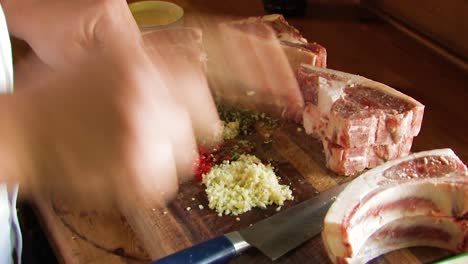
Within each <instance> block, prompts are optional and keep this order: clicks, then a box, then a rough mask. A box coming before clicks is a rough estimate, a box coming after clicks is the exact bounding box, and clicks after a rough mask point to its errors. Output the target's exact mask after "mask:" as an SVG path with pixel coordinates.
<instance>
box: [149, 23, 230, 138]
mask: <svg viewBox="0 0 468 264" xmlns="http://www.w3.org/2000/svg"><path fill="white" fill-rule="evenodd" d="M143 38H144V43H145V45H146V49H147V52H148V54H149V56H150V58H151V59H152V61H153V64H154V65H155V67H156V68H157V69H158V71H159V72H160V73H161V78H162V79H163V81H164V83H165V85H166V87H167V88H168V90H169V92H170V94H171V95H172V96H173V98H174V99H175V101H176V102H177V103H178V105H179V106H180V107H183V108H184V109H185V110H186V111H187V112H188V113H189V116H190V120H191V123H192V125H193V130H194V132H195V135H196V137H197V139H198V141H199V142H204V143H206V144H213V143H215V142H217V141H218V140H219V136H220V135H221V132H220V130H221V128H220V127H221V126H220V121H219V117H218V115H217V111H216V106H215V104H214V102H213V99H212V95H211V92H210V90H209V88H208V83H207V80H206V76H205V61H204V60H205V58H204V56H205V54H204V52H203V49H202V43H201V31H200V30H197V29H194V28H180V29H173V30H172V29H171V30H159V31H155V32H150V33H147V34H145V35H144V37H143Z"/></svg>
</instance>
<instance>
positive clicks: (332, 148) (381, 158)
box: [297, 64, 424, 175]
mask: <svg viewBox="0 0 468 264" xmlns="http://www.w3.org/2000/svg"><path fill="white" fill-rule="evenodd" d="M297 78H298V82H299V86H300V88H301V90H302V95H303V97H304V101H305V110H304V112H303V125H304V128H305V131H306V133H308V134H311V135H312V136H314V137H316V138H318V139H320V140H321V141H322V143H323V146H324V151H325V154H326V157H327V166H328V167H329V168H330V169H331V170H333V171H335V172H337V173H339V174H344V175H355V174H357V173H359V172H361V171H362V170H364V169H365V168H372V167H375V166H377V165H379V164H381V163H383V162H385V161H387V160H391V159H395V158H398V157H402V156H404V155H407V154H408V153H409V151H410V149H411V144H412V141H413V138H414V137H415V136H417V135H418V133H419V131H420V129H421V123H422V118H423V113H424V106H423V105H422V104H421V103H419V102H418V101H416V100H414V99H413V98H411V97H409V96H407V95H404V94H403V93H401V92H398V91H397V90H395V89H393V88H391V87H389V86H387V85H384V84H382V83H379V82H376V81H372V80H369V79H367V78H364V77H361V76H358V75H353V74H349V73H344V72H340V71H335V70H330V69H324V68H320V67H313V66H310V65H306V64H302V65H301V67H300V68H299V70H298V72H297Z"/></svg>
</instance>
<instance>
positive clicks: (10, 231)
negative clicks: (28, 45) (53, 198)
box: [0, 6, 22, 264]
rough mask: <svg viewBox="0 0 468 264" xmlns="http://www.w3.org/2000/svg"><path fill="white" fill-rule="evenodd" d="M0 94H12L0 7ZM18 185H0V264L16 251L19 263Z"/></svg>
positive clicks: (10, 65)
mask: <svg viewBox="0 0 468 264" xmlns="http://www.w3.org/2000/svg"><path fill="white" fill-rule="evenodd" d="M0 92H1V93H9V92H13V58H12V54H11V43H10V36H9V34H8V28H7V24H6V19H5V15H4V13H3V9H2V8H1V6H0ZM17 196H18V185H14V186H6V185H5V184H0V264H4V263H5V264H8V263H13V258H12V256H13V253H14V249H16V256H17V259H18V263H21V251H22V238H21V230H20V227H19V223H18V216H17V214H16V197H17Z"/></svg>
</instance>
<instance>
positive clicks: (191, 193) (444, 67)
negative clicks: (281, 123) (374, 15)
mask: <svg viewBox="0 0 468 264" xmlns="http://www.w3.org/2000/svg"><path fill="white" fill-rule="evenodd" d="M174 2H177V3H179V4H180V5H181V6H182V7H183V8H184V9H185V11H186V16H187V18H189V17H190V15H191V14H194V13H195V12H202V13H206V14H216V15H220V14H223V15H229V16H240V17H245V16H258V15H263V14H264V11H263V8H262V5H261V1H260V0H258V1H253V0H242V1H241V0H224V1H210V0H192V1H182V0H180V1H174ZM369 18H370V17H367V16H365V17H363V16H362V12H361V11H360V10H358V9H357V8H356V7H354V6H331V7H330V6H310V8H309V12H308V13H307V17H301V18H291V19H289V22H290V23H291V24H292V25H294V26H295V27H297V28H298V29H299V30H300V31H301V32H302V33H303V35H304V36H305V37H306V38H307V39H308V40H309V41H317V42H319V43H320V44H322V45H324V46H325V47H326V48H327V51H328V58H329V67H330V68H333V69H338V70H343V71H347V72H351V73H356V74H360V75H364V76H366V77H369V78H371V79H375V80H378V81H381V82H383V83H386V84H388V85H390V86H392V87H395V88H396V89H398V90H400V91H402V92H404V93H406V94H408V95H410V96H412V97H414V98H416V99H417V100H419V101H421V102H422V103H423V104H425V105H426V112H425V116H424V122H423V127H422V131H421V133H420V135H419V136H418V137H417V138H416V140H415V142H414V146H413V151H420V150H427V149H434V148H443V147H450V148H452V149H453V150H454V151H455V152H456V153H457V154H458V155H459V157H460V158H461V159H462V160H463V161H464V162H465V163H466V162H467V161H468V144H467V143H468V142H467V139H466V138H465V136H466V135H467V132H468V130H467V126H466V124H467V122H468V115H467V114H466V110H465V109H466V107H465V103H467V102H466V101H467V100H468V90H467V88H468V87H467V86H468V74H467V73H466V72H463V71H462V70H460V69H459V68H457V67H455V66H453V65H451V64H450V63H449V62H447V61H445V60H444V59H443V58H441V57H439V56H437V55H435V54H433V53H432V51H431V50H428V49H426V48H425V47H423V46H421V45H420V44H418V43H417V42H415V41H414V40H412V39H411V38H409V37H407V36H406V35H404V34H402V33H401V32H399V31H397V30H396V29H394V28H393V27H391V26H389V25H387V24H385V23H383V22H381V21H379V20H375V19H369ZM293 130H294V128H291V127H286V128H285V129H284V131H280V132H279V133H277V134H276V135H275V137H276V139H278V140H281V142H282V143H281V144H279V145H277V146H276V147H275V146H274V148H276V149H277V150H278V152H279V153H280V154H281V155H282V157H280V158H279V159H284V160H288V159H289V158H291V157H290V155H293V156H294V157H296V156H297V155H303V154H304V151H305V150H307V149H311V150H312V149H317V148H318V149H319V148H320V147H319V144H318V143H317V142H314V141H313V140H308V141H307V143H306V144H305V146H301V148H299V147H298V144H299V143H298V142H300V141H301V140H306V139H301V138H303V136H299V137H298V139H297V141H291V140H290V138H288V136H287V133H288V131H289V132H290V131H293ZM288 155H289V156H288ZM313 155H317V159H315V160H314V159H313V158H312V159H311V158H310V156H308V155H305V154H304V155H303V158H304V159H307V160H306V161H304V162H303V163H301V162H296V163H292V167H294V168H290V171H291V172H293V173H292V176H291V178H290V180H291V181H295V178H294V176H295V175H296V176H297V179H299V180H297V182H293V183H292V185H293V186H298V185H300V184H302V183H301V182H300V179H302V178H301V177H300V176H301V175H302V176H303V174H304V173H303V172H304V171H305V172H307V171H313V170H316V171H320V172H326V169H325V168H324V163H323V158H321V157H320V156H319V155H321V153H318V154H313ZM309 159H310V160H309ZM307 162H309V163H307ZM286 170H287V169H286ZM326 173H329V172H326ZM333 177H335V176H333ZM304 179H305V180H307V181H308V183H310V185H311V187H310V188H308V189H307V188H305V189H304V188H302V189H301V191H299V193H296V196H297V197H298V199H297V200H296V201H295V202H294V203H297V202H299V200H303V199H306V198H308V197H310V196H312V195H314V193H315V191H317V190H318V191H321V189H320V188H321V187H318V186H320V185H319V184H318V183H317V182H316V180H315V179H313V178H304ZM333 179H334V180H333V184H337V183H339V182H341V181H343V180H344V179H343V178H339V177H335V178H333ZM333 184H331V185H329V186H326V187H327V188H328V187H332V185H333ZM323 189H326V188H325V187H323ZM200 190H201V188H196V187H190V186H186V187H182V192H181V193H180V195H179V196H178V198H177V199H176V201H175V203H174V204H173V205H171V206H170V207H169V208H168V211H169V214H168V216H167V217H161V215H162V214H163V213H162V211H159V210H154V211H153V212H148V215H151V214H153V215H154V216H155V217H154V221H153V222H152V223H151V226H148V232H153V231H155V230H157V229H158V228H161V227H162V229H164V232H162V234H160V235H162V236H163V237H164V238H165V239H164V241H162V242H163V243H164V244H165V246H166V249H167V248H169V249H172V250H175V249H181V248H184V247H186V246H189V245H190V244H192V243H197V242H200V241H203V240H206V239H209V238H210V237H213V236H215V235H217V234H220V233H222V232H227V231H230V230H235V229H238V228H241V227H244V226H247V225H248V224H250V223H253V222H255V221H257V220H259V219H261V218H263V217H266V216H268V215H271V214H273V213H274V210H266V211H262V212H261V213H258V211H257V213H255V215H254V213H251V214H250V213H249V214H246V215H245V216H242V219H241V221H239V222H236V221H235V219H234V218H232V217H230V218H229V217H223V218H222V219H218V218H216V216H213V215H214V214H213V213H211V214H210V213H209V211H208V210H205V211H203V212H202V211H197V210H194V211H193V212H192V214H191V215H189V214H187V212H186V211H185V206H186V205H191V204H192V203H193V204H194V205H196V204H198V203H204V204H205V205H206V198H205V197H204V193H203V192H201V191H200ZM192 197H193V198H194V199H195V201H194V202H192V201H191V200H192ZM294 203H291V204H290V205H289V206H291V205H292V204H294ZM36 204H37V208H38V212H39V214H40V218H41V220H42V222H43V224H44V228H45V231H46V234H47V235H48V237H49V239H50V241H51V242H52V244H53V247H54V248H55V251H56V253H57V256H58V257H59V259H60V260H61V261H63V262H67V263H75V262H76V263H145V262H147V260H148V259H149V257H148V254H147V253H146V252H145V250H144V249H143V247H142V244H141V242H140V241H139V240H138V239H137V238H136V237H135V235H134V233H133V231H132V229H131V228H130V227H129V225H128V224H127V223H126V221H125V219H124V218H123V217H121V216H120V214H119V213H118V212H110V213H102V212H98V211H95V210H93V208H85V209H79V208H74V207H73V206H71V205H69V204H66V203H62V201H53V202H50V201H36ZM205 207H206V206H205ZM223 221H224V222H223ZM187 222H189V224H187ZM182 223H184V224H182ZM447 254H448V253H447V252H445V251H442V250H432V249H431V250H428V249H424V248H419V249H411V250H400V251H398V252H394V253H390V254H387V255H386V256H385V257H383V258H380V259H378V260H376V261H375V263H421V262H426V261H430V260H433V259H434V258H439V257H441V256H445V255H447ZM305 260H307V261H309V262H310V261H312V263H323V262H326V261H328V259H327V257H326V255H325V253H324V251H323V248H322V244H321V241H320V239H319V238H315V239H312V240H311V241H309V242H307V243H306V244H305V245H303V246H301V247H299V248H298V249H297V250H294V251H293V252H291V253H289V254H288V255H286V256H285V257H283V258H281V259H280V260H279V262H280V263H299V262H300V261H305ZM235 262H238V263H252V262H255V263H269V262H270V261H269V260H268V259H267V258H265V257H264V256H262V255H261V254H260V253H258V252H257V251H255V250H253V251H250V252H248V253H247V254H245V255H244V256H242V257H241V258H239V259H237V260H236V261H235Z"/></svg>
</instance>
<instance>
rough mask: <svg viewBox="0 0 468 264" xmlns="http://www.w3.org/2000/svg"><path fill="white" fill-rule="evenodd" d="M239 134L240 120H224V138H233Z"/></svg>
mask: <svg viewBox="0 0 468 264" xmlns="http://www.w3.org/2000/svg"><path fill="white" fill-rule="evenodd" d="M237 135H239V121H237V120H236V121H232V122H224V121H223V138H224V139H233V138H236V137H237Z"/></svg>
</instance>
